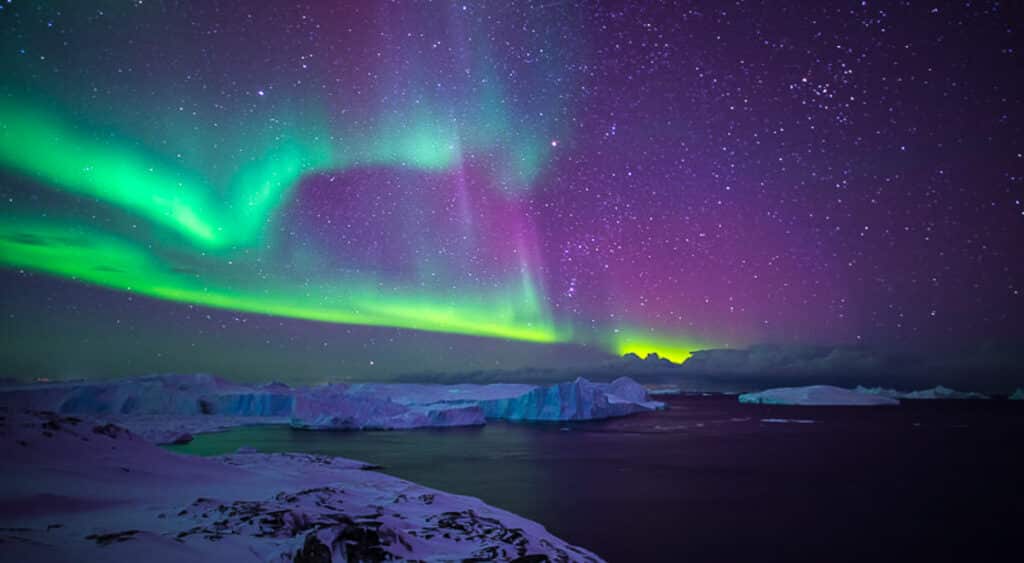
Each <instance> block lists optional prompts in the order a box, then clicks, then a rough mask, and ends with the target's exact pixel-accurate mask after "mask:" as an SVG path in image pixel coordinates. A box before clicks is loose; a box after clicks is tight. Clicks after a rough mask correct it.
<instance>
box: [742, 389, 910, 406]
mask: <svg viewBox="0 0 1024 563" xmlns="http://www.w3.org/2000/svg"><path fill="white" fill-rule="evenodd" d="M739 401H740V402H741V403H751V404H764V405H805V406H810V405H821V406H826V405H828V406H882V405H898V404H900V402H899V401H898V400H896V399H893V398H890V397H884V396H881V395H873V394H870V393H861V392H858V391H855V390H851V389H844V388H842V387H833V386H831V385H810V386H807V387H780V388H778V389H768V390H767V391H759V392H757V393H744V394H742V395H740V396H739Z"/></svg>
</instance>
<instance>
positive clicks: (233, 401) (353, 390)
mask: <svg viewBox="0 0 1024 563" xmlns="http://www.w3.org/2000/svg"><path fill="white" fill-rule="evenodd" d="M0 406H8V407H14V408H28V409H32V410H46V411H53V412H59V413H64V414H82V415H103V416H106V417H108V418H110V419H112V420H115V421H116V422H117V423H118V424H121V425H124V426H126V427H127V428H129V429H131V430H133V431H135V432H136V433H137V434H140V435H142V436H144V437H145V438H146V439H150V440H154V441H157V442H160V443H167V442H174V441H181V440H187V438H188V436H187V435H190V434H196V433H198V432H208V431H216V430H223V429H226V428H230V427H232V426H238V425H242V424H282V423H289V424H291V425H292V426H294V427H296V428H304V429H335V430H370V429H373V430H394V429H408V428H421V427H444V426H469V425H480V424H485V423H486V420H487V419H503V420H515V421H549V420H550V421H565V420H592V419H600V418H609V417H614V416H624V415H628V414H633V413H638V412H646V411H651V410H656V409H660V408H663V406H664V404H663V403H660V402H657V401H651V400H650V399H649V397H648V393H647V391H646V389H645V388H644V387H643V386H641V385H640V384H638V383H636V382H635V381H633V380H632V379H629V378H626V377H621V378H619V379H616V380H615V381H612V382H611V383H593V382H590V381H588V380H587V379H584V378H578V379H576V380H575V381H572V382H568V383H561V384H557V385H551V386H548V387H540V386H536V385H526V384H492V385H470V384H466V385H423V384H403V383H394V384H354V385H349V384H326V385H318V386H312V387H289V386H288V385H285V384H282V383H271V384H266V385H241V384H236V383H231V382H228V381H225V380H222V379H219V378H216V377H213V376H209V375H184V376H182V375H159V376H147V377H140V378H134V379H125V380H120V381H113V382H74V383H65V384H46V385H23V386H20V387H8V388H4V389H0Z"/></svg>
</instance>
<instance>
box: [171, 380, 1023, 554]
mask: <svg viewBox="0 0 1024 563" xmlns="http://www.w3.org/2000/svg"><path fill="white" fill-rule="evenodd" d="M668 402H669V409H668V410H666V411H664V412H659V413H651V414H644V415H638V416H633V417H627V418H622V419H615V420H609V421H600V422H586V423H571V424H557V423H556V424H506V423H491V424H488V425H487V426H485V427H481V428H463V429H446V430H413V431H401V432H312V431H299V430H292V429H290V428H287V427H250V428H239V429H235V430H232V431H229V432H224V433H219V434H208V435H202V436H199V437H197V438H196V440H195V441H194V442H192V443H191V444H187V445H185V446H175V447H172V448H170V449H173V450H174V451H179V452H184V453H192V454H200V455H212V454H220V453H227V452H232V451H234V450H236V449H237V448H239V447H241V446H249V447H253V448H256V449H258V450H261V451H266V452H272V451H293V452H315V453H322V454H333V455H339V456H343V457H348V458H353V459H359V460H363V461H366V462H370V463H374V464H378V465H381V466H383V467H384V469H383V471H384V472H386V473H389V474H392V475H396V476H398V477H402V478H405V479H409V480H411V481H415V482H417V483H421V484H423V485H427V486H430V487H435V488H438V489H442V490H445V491H450V492H454V493H459V494H465V495H471V496H475V497H479V498H481V499H483V500H484V501H486V502H488V503H490V504H493V505H495V506H498V507H501V508H504V509H507V510H510V511H512V512H515V513H518V514H521V515H523V516H526V517H528V518H530V519H533V520H536V521H538V522H540V523H542V524H544V525H545V526H546V527H547V528H548V529H549V530H550V531H552V532H553V533H555V534H556V535H558V536H560V537H562V538H564V539H566V540H568V541H570V542H573V543H576V544H579V545H582V546H584V547H586V548H588V549H591V550H593V551H595V552H596V553H598V554H600V555H602V556H603V557H605V558H607V559H608V560H609V561H614V562H630V561H730V562H735V561H815V562H820V561H864V560H904V561H916V560H927V561H1002V560H1008V559H1006V557H1007V556H1009V557H1010V559H1014V558H1015V557H1016V556H1019V553H1020V545H1022V539H1024V456H1021V455H1020V453H1019V452H1020V450H1021V449H1022V447H1024V402H1011V401H1005V400H993V401H905V402H904V404H903V405H901V406H899V407H874V408H861V407H847V408H842V407H781V406H764V405H741V404H738V403H737V401H736V399H735V397H731V396H724V395H714V396H707V397H702V396H682V397H670V398H668ZM784 420H785V421H784ZM794 420H800V421H804V422H794ZM807 421H813V422H807ZM1015 553H1016V555H1014V554H1015Z"/></svg>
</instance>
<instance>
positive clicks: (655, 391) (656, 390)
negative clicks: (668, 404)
mask: <svg viewBox="0 0 1024 563" xmlns="http://www.w3.org/2000/svg"><path fill="white" fill-rule="evenodd" d="M647 394H648V395H652V396H658V395H682V394H683V390H682V389H680V388H679V387H676V386H675V385H667V386H664V387H654V386H652V387H648V388H647Z"/></svg>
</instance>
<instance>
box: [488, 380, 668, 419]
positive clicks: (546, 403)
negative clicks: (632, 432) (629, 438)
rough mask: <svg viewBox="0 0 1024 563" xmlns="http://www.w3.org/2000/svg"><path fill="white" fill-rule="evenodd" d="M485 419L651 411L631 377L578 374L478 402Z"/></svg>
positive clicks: (582, 416) (653, 405) (593, 416)
mask: <svg viewBox="0 0 1024 563" xmlns="http://www.w3.org/2000/svg"><path fill="white" fill-rule="evenodd" d="M480 406H481V407H482V408H483V411H484V415H485V416H486V417H487V418H496V419H504V420H536V421H541V420H549V421H550V420H593V419H599V418H610V417H614V416H624V415H627V414H633V413H637V412H644V411H649V410H655V409H657V408H660V407H661V403H657V402H652V401H648V398H647V391H646V390H645V389H644V388H643V387H642V386H641V385H640V384H638V383H636V382H635V381H633V380H632V379H629V378H626V377H621V378H619V379H616V380H615V381H613V382H612V383H608V384H601V383H591V382H590V381H588V380H586V379H584V378H582V377H580V378H577V379H576V381H573V382H569V383H559V384H557V385H552V386H550V387H535V388H533V389H531V390H529V391H528V392H526V393H523V394H521V395H517V396H514V397H507V398H499V399H488V400H482V401H480Z"/></svg>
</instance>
